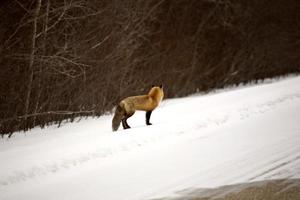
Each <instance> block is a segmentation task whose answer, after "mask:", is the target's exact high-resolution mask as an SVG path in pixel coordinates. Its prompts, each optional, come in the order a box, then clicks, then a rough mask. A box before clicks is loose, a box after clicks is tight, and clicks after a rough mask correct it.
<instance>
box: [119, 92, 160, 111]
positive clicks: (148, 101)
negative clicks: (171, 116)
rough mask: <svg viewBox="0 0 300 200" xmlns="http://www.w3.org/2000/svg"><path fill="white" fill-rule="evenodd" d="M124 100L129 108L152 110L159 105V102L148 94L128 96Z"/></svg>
mask: <svg viewBox="0 0 300 200" xmlns="http://www.w3.org/2000/svg"><path fill="white" fill-rule="evenodd" d="M122 102H123V103H124V106H125V107H126V109H128V110H143V111H150V110H153V109H154V108H155V107H156V106H157V103H156V102H155V101H154V100H153V99H152V98H151V97H149V96H148V95H140V96H132V97H127V98H126V99H124V100H123V101H122ZM122 102H121V103H122Z"/></svg>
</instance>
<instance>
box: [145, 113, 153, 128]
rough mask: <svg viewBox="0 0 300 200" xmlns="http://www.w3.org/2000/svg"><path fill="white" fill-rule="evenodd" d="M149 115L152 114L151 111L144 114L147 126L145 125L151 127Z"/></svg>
mask: <svg viewBox="0 0 300 200" xmlns="http://www.w3.org/2000/svg"><path fill="white" fill-rule="evenodd" d="M151 113H152V110H151V111H147V112H146V124H147V125H152V124H151V123H150V117H151Z"/></svg>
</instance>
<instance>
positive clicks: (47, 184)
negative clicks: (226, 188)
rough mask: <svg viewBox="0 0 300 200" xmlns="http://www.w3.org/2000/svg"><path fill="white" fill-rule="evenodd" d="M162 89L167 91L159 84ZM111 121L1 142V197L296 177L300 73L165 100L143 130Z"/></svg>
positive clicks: (149, 190) (117, 197)
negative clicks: (115, 128)
mask: <svg viewBox="0 0 300 200" xmlns="http://www.w3.org/2000/svg"><path fill="white" fill-rule="evenodd" d="M165 90H166V92H167V90H168V89H167V86H166V89H165ZM111 118H112V116H111V115H109V116H104V117H101V118H99V119H91V118H88V119H86V120H81V121H80V122H78V123H67V124H65V125H64V126H63V127H61V128H57V127H55V126H52V127H48V128H46V129H43V130H40V129H39V128H36V129H33V130H32V131H30V132H27V133H16V134H14V135H13V137H12V138H11V139H7V138H4V139H1V140H0V199H1V200H9V199H15V200H19V199H23V200H24V199H30V200H35V199H36V200H40V199H43V200H50V199H51V200H52V199H53V200H54V199H72V200H73V199H89V200H92V199H97V200H99V199H101V200H102V199H103V200H143V199H145V200H146V199H153V198H159V197H165V196H172V195H175V196H176V193H177V192H178V191H181V190H185V189H190V188H208V187H217V186H222V185H228V184H236V183H244V182H253V181H261V180H270V179H281V178H290V179H294V178H300V77H294V78H288V79H286V80H282V81H278V82H273V83H268V84H267V83H265V84H261V85H257V86H250V87H245V88H240V89H232V90H227V91H221V92H217V93H211V94H208V95H194V96H191V97H187V98H180V99H173V100H166V101H164V102H163V103H162V104H161V106H160V107H159V109H157V110H155V111H154V112H153V114H152V117H151V121H152V123H153V125H152V126H145V116H144V113H143V112H140V113H136V114H135V115H134V116H133V117H132V118H130V119H129V120H128V123H129V124H130V125H131V127H133V128H132V129H129V130H122V128H120V130H119V131H117V132H112V131H111Z"/></svg>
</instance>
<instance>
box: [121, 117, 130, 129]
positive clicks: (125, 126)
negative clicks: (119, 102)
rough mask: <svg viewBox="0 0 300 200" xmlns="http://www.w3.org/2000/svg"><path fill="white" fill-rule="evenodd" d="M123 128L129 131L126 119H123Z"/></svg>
mask: <svg viewBox="0 0 300 200" xmlns="http://www.w3.org/2000/svg"><path fill="white" fill-rule="evenodd" d="M122 126H123V128H124V129H127V128H128V124H127V123H126V119H125V118H124V119H122ZM129 128H130V127H129Z"/></svg>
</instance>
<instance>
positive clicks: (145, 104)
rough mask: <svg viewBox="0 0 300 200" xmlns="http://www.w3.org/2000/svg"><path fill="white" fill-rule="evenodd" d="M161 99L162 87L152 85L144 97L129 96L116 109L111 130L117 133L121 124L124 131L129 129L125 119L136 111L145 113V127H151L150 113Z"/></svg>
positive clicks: (162, 96) (162, 95) (162, 94)
mask: <svg viewBox="0 0 300 200" xmlns="http://www.w3.org/2000/svg"><path fill="white" fill-rule="evenodd" d="M163 98H164V90H163V85H159V86H154V85H152V87H151V89H150V91H149V92H148V94H146V95H139V96H131V97H127V98H125V99H123V100H122V101H121V102H120V103H119V104H118V105H117V107H116V110H115V114H114V117H113V119H112V130H113V131H117V130H118V128H119V126H120V124H121V122H122V126H123V128H124V129H129V128H131V127H130V126H129V125H128V123H127V119H128V118H129V117H131V116H132V115H133V114H134V113H135V111H136V110H141V111H146V125H152V123H150V117H151V114H152V111H153V110H154V109H155V108H156V107H157V106H158V105H159V104H160V102H161V101H162V99H163Z"/></svg>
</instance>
